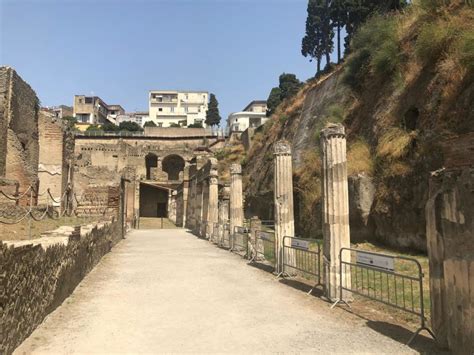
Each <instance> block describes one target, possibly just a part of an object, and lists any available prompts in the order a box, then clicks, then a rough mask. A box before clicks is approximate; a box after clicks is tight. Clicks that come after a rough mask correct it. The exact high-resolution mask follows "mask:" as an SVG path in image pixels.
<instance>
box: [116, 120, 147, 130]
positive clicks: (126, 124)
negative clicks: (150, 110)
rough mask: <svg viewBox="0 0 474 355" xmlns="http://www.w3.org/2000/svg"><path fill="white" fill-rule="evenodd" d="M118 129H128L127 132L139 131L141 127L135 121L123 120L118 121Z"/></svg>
mask: <svg viewBox="0 0 474 355" xmlns="http://www.w3.org/2000/svg"><path fill="white" fill-rule="evenodd" d="M119 129H120V130H121V131H128V132H141V131H143V128H142V127H140V125H139V124H138V123H136V122H132V121H123V122H120V125H119Z"/></svg>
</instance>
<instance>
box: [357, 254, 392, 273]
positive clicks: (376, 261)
mask: <svg viewBox="0 0 474 355" xmlns="http://www.w3.org/2000/svg"><path fill="white" fill-rule="evenodd" d="M356 257H357V264H363V265H369V266H373V267H378V268H380V269H385V270H389V271H394V270H395V267H394V259H393V257H391V256H388V255H374V254H370V253H364V252H363V251H357V252H356Z"/></svg>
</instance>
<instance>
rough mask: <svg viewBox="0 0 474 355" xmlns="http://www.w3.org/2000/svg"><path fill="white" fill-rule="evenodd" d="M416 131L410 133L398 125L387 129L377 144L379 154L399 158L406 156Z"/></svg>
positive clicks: (387, 157)
mask: <svg viewBox="0 0 474 355" xmlns="http://www.w3.org/2000/svg"><path fill="white" fill-rule="evenodd" d="M415 135H416V133H413V132H412V133H408V132H406V131H405V130H403V129H401V128H397V127H392V128H390V129H389V130H388V131H386V132H385V133H384V134H383V135H382V137H381V138H380V139H379V142H378V144H377V156H378V157H380V158H384V159H389V160H390V159H399V158H402V157H404V156H405V155H406V154H407V153H408V150H409V148H410V144H411V143H412V141H413V139H414V138H415Z"/></svg>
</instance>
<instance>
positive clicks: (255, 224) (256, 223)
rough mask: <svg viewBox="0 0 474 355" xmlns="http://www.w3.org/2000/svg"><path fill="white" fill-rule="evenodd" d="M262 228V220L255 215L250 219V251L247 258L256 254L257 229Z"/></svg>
mask: <svg viewBox="0 0 474 355" xmlns="http://www.w3.org/2000/svg"><path fill="white" fill-rule="evenodd" d="M260 230H262V221H261V220H260V219H259V218H258V217H257V216H254V217H252V218H251V219H250V238H249V242H250V248H249V250H250V253H249V258H250V259H251V258H252V257H256V256H257V251H258V244H257V231H260Z"/></svg>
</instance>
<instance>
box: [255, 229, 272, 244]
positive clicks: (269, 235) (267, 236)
mask: <svg viewBox="0 0 474 355" xmlns="http://www.w3.org/2000/svg"><path fill="white" fill-rule="evenodd" d="M258 237H259V238H260V239H263V240H268V241H271V242H273V241H274V240H275V235H274V234H273V233H268V232H262V231H259V232H258Z"/></svg>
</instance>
